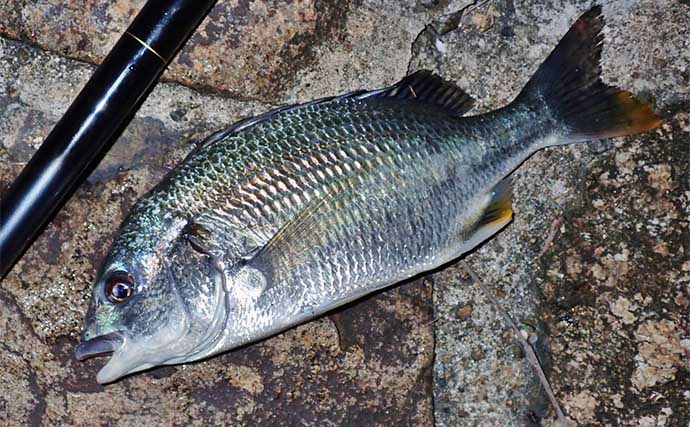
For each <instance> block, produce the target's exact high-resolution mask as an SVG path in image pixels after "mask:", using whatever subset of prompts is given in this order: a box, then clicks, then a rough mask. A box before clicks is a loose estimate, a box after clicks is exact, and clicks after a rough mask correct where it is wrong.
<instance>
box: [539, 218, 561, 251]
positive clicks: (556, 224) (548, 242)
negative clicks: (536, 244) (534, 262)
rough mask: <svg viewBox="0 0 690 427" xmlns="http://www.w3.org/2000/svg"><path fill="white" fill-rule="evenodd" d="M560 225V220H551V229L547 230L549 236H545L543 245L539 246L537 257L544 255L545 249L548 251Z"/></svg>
mask: <svg viewBox="0 0 690 427" xmlns="http://www.w3.org/2000/svg"><path fill="white" fill-rule="evenodd" d="M560 225H561V220H560V219H559V218H556V219H554V220H553V222H552V223H551V228H549V234H547V235H546V240H544V243H543V244H542V245H541V251H539V255H538V257H541V256H542V255H544V254H545V253H546V251H547V249H549V246H551V243H552V242H553V239H554V238H555V237H556V233H557V232H558V227H559V226H560Z"/></svg>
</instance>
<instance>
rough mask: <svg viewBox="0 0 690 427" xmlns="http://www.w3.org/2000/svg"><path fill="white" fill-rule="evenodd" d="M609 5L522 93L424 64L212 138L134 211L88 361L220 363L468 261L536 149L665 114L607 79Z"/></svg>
mask: <svg viewBox="0 0 690 427" xmlns="http://www.w3.org/2000/svg"><path fill="white" fill-rule="evenodd" d="M603 25H604V21H603V18H602V16H601V8H600V7H594V8H593V9H591V10H590V11H589V12H587V13H586V14H584V15H583V16H582V17H581V18H580V19H579V20H578V21H577V22H576V23H575V25H574V26H573V27H572V28H571V30H570V31H569V32H568V33H567V34H566V35H565V37H564V38H563V39H562V40H561V42H560V43H559V45H558V46H557V48H556V49H555V50H554V51H553V52H552V53H551V55H550V56H549V57H548V58H547V60H546V61H545V62H544V64H542V65H541V67H540V68H539V69H538V70H537V72H536V74H535V75H534V77H532V79H531V80H530V81H529V82H528V83H527V85H526V86H525V88H524V89H523V91H522V92H521V93H520V95H519V96H518V97H517V98H516V99H515V100H514V101H513V102H511V103H510V104H509V105H507V106H505V107H503V108H501V109H499V110H496V111H492V112H490V113H487V114H482V115H477V116H469V117H463V115H464V114H465V113H467V112H468V110H469V109H470V108H471V106H472V100H471V98H470V97H469V96H468V95H467V94H465V92H463V91H462V90H461V89H459V88H457V87H456V86H455V85H454V84H452V83H449V82H447V81H444V80H442V79H441V78H440V77H438V76H435V75H434V74H432V73H431V72H429V71H419V72H417V73H414V74H412V75H410V76H408V77H406V78H404V79H403V80H402V81H400V82H399V83H397V84H396V85H394V86H391V87H388V88H384V89H379V90H374V91H360V92H354V93H350V94H346V95H343V96H338V97H333V98H326V99H321V100H316V101H313V102H310V103H307V104H302V105H295V106H290V107H286V108H281V109H278V110H275V111H271V112H268V113H266V114H263V115H261V116H258V117H255V118H251V119H248V120H245V121H243V122H240V123H238V124H236V125H234V126H233V127H231V128H230V129H228V130H225V131H223V132H220V133H217V134H216V135H214V136H212V137H211V138H210V139H209V140H208V141H206V142H205V143H204V144H203V145H202V146H201V147H199V148H198V149H197V150H195V151H194V152H193V153H191V154H190V155H189V156H188V157H187V158H186V159H185V160H184V161H183V162H182V163H181V164H180V165H179V166H178V167H177V168H176V169H174V170H173V171H172V172H171V173H170V174H169V175H168V176H167V177H166V178H165V180H164V181H163V182H161V183H160V184H159V185H158V186H157V187H156V188H154V189H153V190H152V191H151V192H149V193H148V194H146V195H145V196H144V197H142V199H141V200H139V201H138V202H137V203H136V205H135V206H134V207H133V209H132V211H131V212H130V214H129V216H128V217H127V219H126V220H125V221H124V223H123V224H122V227H121V229H120V232H119V235H118V237H117V238H116V240H115V241H114V243H113V245H112V248H111V250H110V252H109V255H108V257H107V259H106V261H105V263H104V265H103V267H102V270H101V272H100V274H99V278H98V280H97V281H96V283H95V285H94V289H93V296H92V302H91V306H90V309H89V312H88V314H87V317H86V325H85V328H84V334H83V341H82V343H81V344H80V346H79V347H78V349H77V356H78V357H79V358H80V359H83V358H86V357H90V356H94V355H99V354H109V353H112V358H111V359H110V361H109V362H108V363H107V364H106V366H105V367H104V368H103V369H102V370H101V371H100V372H99V374H98V378H97V380H98V381H99V382H101V383H106V382H111V381H114V380H116V379H118V378H120V377H122V376H124V375H127V374H129V373H132V372H136V371H141V370H143V369H147V368H150V367H153V366H158V365H163V364H176V363H183V362H188V361H192V360H198V359H201V358H204V357H208V356H211V355H213V354H217V353H220V352H223V351H226V350H229V349H232V348H235V347H237V346H240V345H243V344H246V343H249V342H252V341H255V340H258V339H260V338H263V337H266V336H269V335H272V334H275V333H277V332H279V331H282V330H284V329H286V328H289V327H291V326H294V325H296V324H299V323H301V322H304V321H306V320H308V319H311V318H314V317H315V316H319V315H320V314H322V313H324V312H326V311H328V310H331V309H333V308H335V307H338V306H340V305H342V304H345V303H347V302H349V301H352V300H355V299H357V298H360V297H362V296H363V295H366V294H369V293H371V292H373V291H375V290H377V289H381V288H385V287H387V286H390V285H393V284H395V283H397V282H399V281H401V280H404V279H406V278H409V277H412V276H414V275H417V274H419V273H422V272H424V271H428V270H430V269H433V268H435V267H438V266H440V265H442V264H445V263H447V262H449V261H452V260H453V259H455V258H457V257H458V256H460V255H461V254H463V253H464V252H466V251H468V250H470V249H472V248H473V247H475V246H476V245H478V244H479V243H481V242H482V241H483V240H485V239H487V238H489V237H490V236H492V235H493V234H494V233H496V232H497V231H498V230H500V229H501V228H502V227H504V226H505V225H506V224H507V223H508V222H509V221H510V219H511V216H512V208H511V186H510V177H509V175H510V173H511V172H512V171H513V170H514V169H515V168H517V167H518V166H519V165H520V163H522V162H523V161H524V160H525V159H526V158H527V157H529V156H530V155H531V154H532V153H534V152H535V151H537V150H539V149H541V148H544V147H547V146H553V145H558V144H568V143H575V142H581V141H587V140H593V139H600V138H604V137H612V136H619V135H629V134H633V133H637V132H642V131H646V130H649V129H653V128H654V127H656V126H658V124H659V122H660V121H659V119H658V118H657V117H656V115H655V114H654V112H653V111H652V109H651V108H650V107H649V106H648V105H647V104H646V103H644V102H642V101H639V100H637V99H636V98H634V97H633V96H632V95H631V94H629V93H628V92H625V91H623V90H620V89H617V88H614V87H611V86H608V85H606V84H604V83H603V82H602V81H601V78H600V66H599V61H600V55H601V42H602V39H603V37H602V35H601V30H602V28H603Z"/></svg>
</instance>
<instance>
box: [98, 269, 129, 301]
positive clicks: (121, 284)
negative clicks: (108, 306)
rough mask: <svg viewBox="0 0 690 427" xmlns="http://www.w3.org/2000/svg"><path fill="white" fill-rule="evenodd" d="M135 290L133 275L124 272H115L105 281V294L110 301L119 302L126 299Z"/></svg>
mask: <svg viewBox="0 0 690 427" xmlns="http://www.w3.org/2000/svg"><path fill="white" fill-rule="evenodd" d="M133 291H134V280H133V279H132V276H130V275H129V274H127V273H124V272H116V273H113V274H112V275H111V276H110V277H109V278H108V280H106V281H105V296H106V297H107V298H108V300H110V302H114V303H118V302H122V301H124V300H126V299H127V298H129V297H130V296H131V295H132V292H133Z"/></svg>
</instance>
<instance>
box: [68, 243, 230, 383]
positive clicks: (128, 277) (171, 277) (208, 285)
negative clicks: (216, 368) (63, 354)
mask: <svg viewBox="0 0 690 427" xmlns="http://www.w3.org/2000/svg"><path fill="white" fill-rule="evenodd" d="M140 246H141V245H140ZM128 249H129V250H128ZM222 283H223V277H222V271H219V270H218V269H217V268H216V267H214V265H213V262H212V260H211V259H210V257H208V256H206V255H204V254H201V253H199V252H198V251H195V250H194V249H193V248H192V247H191V246H190V244H189V242H187V241H186V240H185V239H184V238H183V237H182V236H181V235H180V236H178V237H176V238H175V239H173V240H172V241H169V242H167V243H166V244H161V243H160V241H159V242H158V244H157V245H156V246H154V247H153V248H152V249H147V250H142V249H141V248H140V247H138V248H137V249H132V248H128V247H127V245H122V244H118V243H117V242H116V244H115V245H114V246H113V249H111V252H110V254H109V256H108V258H107V260H106V262H105V264H104V266H103V268H102V270H101V273H100V274H99V275H98V279H97V280H96V282H95V284H94V287H93V291H92V295H91V302H90V306H89V309H88V312H87V315H86V319H85V325H84V331H83V335H82V342H81V344H80V345H79V346H78V348H77V350H76V357H77V358H78V359H80V360H84V359H86V358H89V357H92V356H101V355H107V354H112V356H111V358H110V360H109V361H108V363H107V364H106V365H105V366H104V367H103V368H102V369H101V370H100V372H99V373H98V375H97V381H98V382H99V383H101V384H104V383H109V382H112V381H115V380H117V379H118V378H121V377H123V376H125V375H128V374H131V373H133V372H138V371H142V370H145V369H148V368H151V367H154V366H159V365H165V364H175V363H183V362H187V361H191V360H196V359H200V358H202V357H204V356H205V355H206V354H207V353H208V348H209V347H210V346H212V345H213V344H214V340H215V339H217V338H218V337H216V336H215V335H217V333H215V332H213V331H214V330H218V329H219V328H218V325H217V324H218V323H219V320H218V319H219V317H223V316H222V314H221V316H219V313H218V307H219V306H223V304H222V302H221V301H222V298H223V297H222Z"/></svg>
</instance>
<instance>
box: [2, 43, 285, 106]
mask: <svg viewBox="0 0 690 427" xmlns="http://www.w3.org/2000/svg"><path fill="white" fill-rule="evenodd" d="M6 40H7V41H12V42H15V43H18V44H20V45H22V46H25V47H28V48H30V49H34V50H37V51H39V52H42V53H45V54H48V55H53V56H56V57H58V58H62V59H66V60H69V61H73V62H76V63H78V64H81V65H86V66H90V67H98V66H100V65H101V64H99V63H97V62H92V61H87V60H85V59H83V58H77V57H74V56H70V55H65V54H64V53H62V52H59V51H56V50H53V49H48V48H46V47H45V46H41V45H40V44H37V43H32V42H30V41H27V40H24V39H21V38H16V37H12V36H11V35H9V34H7V33H5V32H3V31H0V41H6ZM157 84H165V85H171V86H173V87H183V88H185V89H189V90H192V91H194V92H196V93H198V94H199V95H214V96H220V97H222V98H224V99H227V100H230V101H236V102H255V103H259V104H262V105H266V106H268V107H269V108H277V107H279V106H281V105H282V104H278V103H273V102H266V101H265V100H262V99H259V98H253V97H251V96H242V95H238V94H236V93H234V92H231V91H227V90H222V89H218V88H215V87H213V86H209V85H190V84H185V83H182V82H180V81H178V80H173V79H168V78H165V77H161V78H160V79H159V81H158V83H157Z"/></svg>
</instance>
